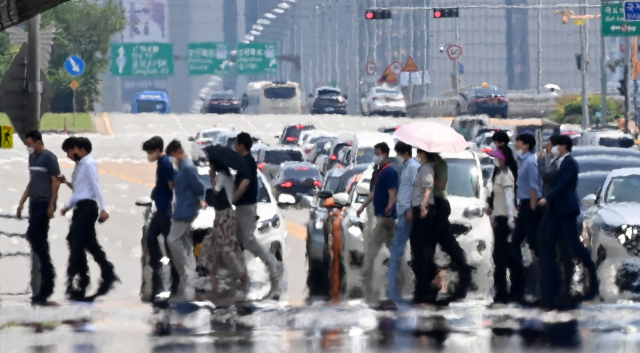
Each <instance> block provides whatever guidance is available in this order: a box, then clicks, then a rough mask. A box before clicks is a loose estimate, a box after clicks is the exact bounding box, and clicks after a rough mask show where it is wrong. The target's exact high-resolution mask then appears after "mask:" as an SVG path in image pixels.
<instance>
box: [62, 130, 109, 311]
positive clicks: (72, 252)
mask: <svg viewBox="0 0 640 353" xmlns="http://www.w3.org/2000/svg"><path fill="white" fill-rule="evenodd" d="M91 151H92V145H91V141H89V139H88V138H86V137H78V138H77V139H76V140H75V142H74V146H73V149H72V155H73V158H74V160H75V161H76V162H77V165H78V166H77V168H78V170H77V174H76V176H75V177H74V180H73V185H72V186H73V194H72V195H71V198H70V199H69V201H67V203H66V204H65V207H64V208H63V209H62V210H61V211H60V213H61V214H62V215H63V216H64V215H65V214H66V213H67V212H68V211H69V210H70V209H71V208H73V209H74V211H73V217H72V218H71V227H70V228H69V234H68V235H67V241H68V243H69V266H68V268H67V296H68V298H69V299H70V300H72V301H87V302H91V301H93V300H95V298H96V297H98V296H101V295H105V294H107V293H108V292H109V291H110V290H111V287H112V286H113V285H114V284H115V282H117V281H119V279H118V276H116V274H115V270H114V267H113V264H112V263H111V262H109V261H108V260H107V256H106V254H105V252H104V250H103V249H102V247H101V246H100V244H99V243H98V239H97V234H96V225H95V224H96V220H98V221H99V222H105V221H106V220H107V219H108V218H109V214H108V213H107V211H106V210H105V205H104V199H103V197H102V190H101V188H100V184H99V174H98V163H97V162H96V160H95V159H94V158H93V156H92V155H91ZM85 251H86V252H89V253H90V254H91V255H92V256H93V259H94V261H96V262H97V263H98V266H99V267H100V272H101V276H102V281H101V283H100V286H99V287H98V290H97V291H96V293H95V294H94V295H92V296H89V297H87V296H85V292H86V289H87V287H88V285H89V265H88V264H87V256H86V254H85ZM76 276H78V277H79V280H76Z"/></svg>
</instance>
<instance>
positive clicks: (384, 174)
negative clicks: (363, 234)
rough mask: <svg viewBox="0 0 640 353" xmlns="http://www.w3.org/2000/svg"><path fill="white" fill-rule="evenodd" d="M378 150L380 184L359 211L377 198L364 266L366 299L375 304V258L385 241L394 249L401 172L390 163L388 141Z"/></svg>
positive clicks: (375, 157)
mask: <svg viewBox="0 0 640 353" xmlns="http://www.w3.org/2000/svg"><path fill="white" fill-rule="evenodd" d="M374 151H375V152H374V153H375V156H374V157H373V163H375V164H376V165H378V166H380V169H379V170H378V174H377V178H376V185H375V187H374V189H373V191H372V192H371V194H369V197H367V200H366V201H365V202H364V203H363V204H362V206H361V207H360V209H359V210H358V213H357V214H358V217H360V214H362V211H364V209H365V208H366V207H367V205H368V204H369V203H371V202H372V201H373V209H374V214H375V216H376V225H375V227H374V228H373V231H371V236H370V237H369V239H365V243H364V269H363V270H362V276H363V277H364V278H363V282H364V293H365V300H366V301H367V302H368V303H375V302H377V301H378V300H379V299H380V297H379V295H378V291H377V288H374V287H373V285H372V284H373V283H372V282H373V268H374V260H375V258H376V256H377V255H378V252H379V251H380V248H382V244H385V245H386V246H387V248H391V240H392V239H393V233H394V225H395V219H396V218H398V213H397V211H396V201H397V192H398V172H397V171H396V170H395V169H394V168H393V167H392V166H391V163H389V145H387V144H386V143H384V142H382V143H379V144H377V145H375V146H374Z"/></svg>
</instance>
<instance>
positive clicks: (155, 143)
mask: <svg viewBox="0 0 640 353" xmlns="http://www.w3.org/2000/svg"><path fill="white" fill-rule="evenodd" d="M163 149H164V141H163V140H162V137H160V136H154V137H152V138H150V139H149V140H147V141H145V142H144V143H143V144H142V150H143V151H144V152H146V154H147V160H148V161H149V162H151V163H156V165H157V167H156V184H155V186H154V188H153V191H152V192H151V199H152V200H153V202H154V203H155V205H156V211H155V212H154V213H153V215H152V216H151V220H150V221H149V228H148V230H147V234H145V235H144V237H145V238H146V241H145V244H146V245H147V251H148V252H149V266H150V267H151V269H152V275H151V278H152V284H151V298H149V299H150V300H152V301H154V300H155V299H156V296H157V295H158V294H160V293H161V292H163V286H162V261H161V260H162V257H163V254H162V250H161V249H160V243H159V242H158V237H159V236H160V235H161V234H162V235H163V236H164V237H165V241H164V246H165V254H166V255H167V257H169V259H170V260H171V252H170V251H169V242H168V241H167V237H168V236H169V231H170V230H171V202H172V201H173V181H174V177H175V173H176V172H175V169H174V168H173V164H172V163H171V162H170V161H169V156H167V155H166V154H165V153H164V152H163ZM169 263H170V264H171V292H172V293H175V292H176V290H177V286H178V281H179V278H180V275H179V274H178V271H177V269H176V267H175V264H174V261H169Z"/></svg>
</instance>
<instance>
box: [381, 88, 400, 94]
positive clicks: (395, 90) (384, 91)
mask: <svg viewBox="0 0 640 353" xmlns="http://www.w3.org/2000/svg"><path fill="white" fill-rule="evenodd" d="M375 93H376V94H399V93H400V90H399V89H385V88H376V90H375Z"/></svg>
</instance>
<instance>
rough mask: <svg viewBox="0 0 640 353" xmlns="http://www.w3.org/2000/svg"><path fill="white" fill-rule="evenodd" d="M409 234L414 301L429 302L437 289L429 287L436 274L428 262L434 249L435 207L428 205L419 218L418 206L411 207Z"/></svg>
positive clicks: (431, 259)
mask: <svg viewBox="0 0 640 353" xmlns="http://www.w3.org/2000/svg"><path fill="white" fill-rule="evenodd" d="M409 212H412V215H411V216H412V223H413V226H412V227H411V234H410V236H409V243H410V244H411V267H412V269H413V273H414V275H415V276H416V286H415V291H414V292H413V301H414V303H429V302H432V301H434V300H435V298H436V296H437V295H438V290H435V288H432V287H431V282H432V281H433V278H434V277H435V275H436V271H437V269H436V268H435V266H432V265H431V264H430V263H431V262H433V255H434V252H432V249H433V250H434V251H435V245H434V244H433V243H436V244H437V242H436V241H435V234H433V220H434V215H435V209H434V208H433V207H429V212H427V216H426V217H425V218H423V219H421V218H420V208H419V207H413V208H411V209H410V210H409Z"/></svg>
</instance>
